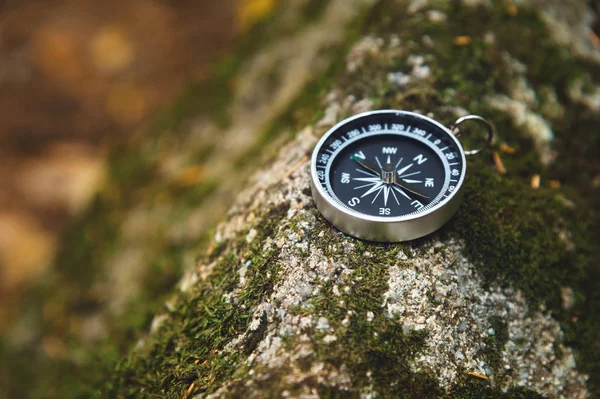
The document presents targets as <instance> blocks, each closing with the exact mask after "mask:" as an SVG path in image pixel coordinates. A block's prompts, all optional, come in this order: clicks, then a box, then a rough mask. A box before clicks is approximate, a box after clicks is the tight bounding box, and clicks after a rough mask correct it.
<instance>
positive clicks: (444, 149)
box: [440, 147, 448, 151]
mask: <svg viewBox="0 0 600 399" xmlns="http://www.w3.org/2000/svg"><path fill="white" fill-rule="evenodd" d="M447 149H448V147H444V148H440V151H446V150H447Z"/></svg>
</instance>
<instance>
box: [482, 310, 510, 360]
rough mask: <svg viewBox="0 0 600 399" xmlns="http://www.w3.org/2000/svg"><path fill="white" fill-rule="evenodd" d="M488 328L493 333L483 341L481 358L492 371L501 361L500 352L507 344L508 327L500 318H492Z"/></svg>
mask: <svg viewBox="0 0 600 399" xmlns="http://www.w3.org/2000/svg"><path fill="white" fill-rule="evenodd" d="M490 328H491V329H492V330H494V333H493V334H488V336H487V337H486V338H485V339H484V343H485V349H484V350H483V358H484V359H485V361H486V363H487V364H488V365H489V366H490V367H491V368H492V369H495V368H497V367H498V365H499V364H500V362H501V361H502V352H503V351H504V346H505V345H506V343H507V342H508V326H507V324H506V322H505V321H504V320H502V319H501V318H500V317H497V316H494V317H492V318H491V323H490Z"/></svg>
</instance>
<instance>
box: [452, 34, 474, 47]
mask: <svg viewBox="0 0 600 399" xmlns="http://www.w3.org/2000/svg"><path fill="white" fill-rule="evenodd" d="M471 40H472V39H471V36H456V37H455V38H454V44H456V45H457V46H467V45H469V44H471Z"/></svg>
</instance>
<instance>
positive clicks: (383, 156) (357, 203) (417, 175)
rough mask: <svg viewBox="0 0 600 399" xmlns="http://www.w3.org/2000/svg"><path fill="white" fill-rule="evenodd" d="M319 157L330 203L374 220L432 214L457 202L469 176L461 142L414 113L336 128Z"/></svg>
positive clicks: (318, 166)
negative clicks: (456, 195)
mask: <svg viewBox="0 0 600 399" xmlns="http://www.w3.org/2000/svg"><path fill="white" fill-rule="evenodd" d="M316 157H317V158H316V160H315V161H316V174H317V176H318V179H319V183H320V184H321V186H322V187H323V188H324V189H325V191H326V192H327V194H329V196H330V197H331V199H332V200H333V201H335V202H337V203H338V204H339V205H341V206H342V207H344V208H346V209H348V210H351V211H354V212H358V213H360V214H363V215H367V216H375V217H389V218H398V217H406V216H410V215H413V214H422V213H424V212H427V211H428V210H430V209H432V208H433V207H435V206H436V205H437V204H439V203H441V202H444V201H445V200H446V199H448V198H449V197H451V196H452V193H453V192H454V191H455V190H456V188H457V186H458V185H459V184H460V183H462V176H463V175H464V172H465V164H464V155H463V152H462V150H461V148H460V144H458V141H457V140H456V139H455V138H454V137H452V136H451V135H450V133H448V131H447V130H445V129H444V128H443V127H441V125H439V124H437V123H435V122H433V121H432V120H430V119H428V118H425V117H423V116H420V115H416V114H412V113H394V112H389V113H375V114H371V115H365V116H363V117H361V118H358V119H355V120H352V121H349V122H347V123H345V124H343V125H341V126H337V127H336V128H334V130H333V131H331V132H330V133H329V136H327V138H326V140H324V141H323V142H322V143H321V147H320V148H319V149H318V152H317V155H316Z"/></svg>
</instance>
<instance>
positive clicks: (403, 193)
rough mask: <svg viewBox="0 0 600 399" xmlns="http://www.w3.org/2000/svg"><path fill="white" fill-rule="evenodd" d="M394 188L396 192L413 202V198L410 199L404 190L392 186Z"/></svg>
mask: <svg viewBox="0 0 600 399" xmlns="http://www.w3.org/2000/svg"><path fill="white" fill-rule="evenodd" d="M392 188H393V189H394V190H396V191H398V192H399V193H400V194H402V195H404V196H405V197H406V199H408V200H412V198H410V197H409V195H408V194H406V193H405V192H404V190H402V189H400V188H398V187H396V186H392Z"/></svg>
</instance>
